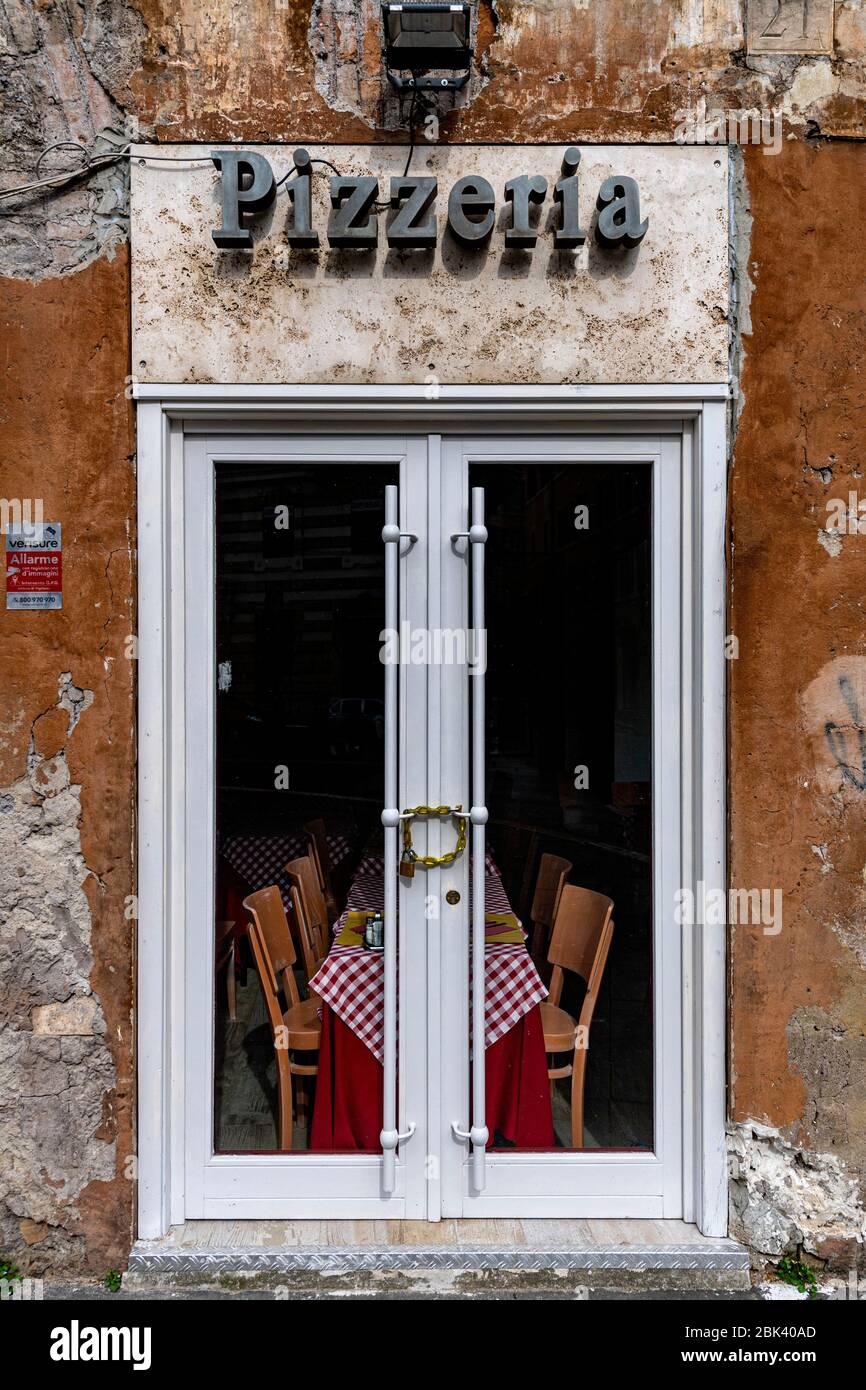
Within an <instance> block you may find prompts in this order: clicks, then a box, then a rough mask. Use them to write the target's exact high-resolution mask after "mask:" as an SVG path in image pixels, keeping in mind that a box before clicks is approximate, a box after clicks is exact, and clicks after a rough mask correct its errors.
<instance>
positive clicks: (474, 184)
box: [211, 145, 649, 251]
mask: <svg viewBox="0 0 866 1390" xmlns="http://www.w3.org/2000/svg"><path fill="white" fill-rule="evenodd" d="M292 158H293V164H294V169H293V172H292V173H290V174H289V175H287V176H285V177H284V178H283V179H281V180H279V182H278V181H277V179H276V177H275V175H274V171H273V168H272V166H271V164H270V161H269V160H268V159H267V158H266V157H265V156H264V155H263V154H260V153H259V152H258V151H257V150H243V149H236V148H230V149H224V150H213V151H212V152H211V159H212V160H213V162H214V164H215V165H216V167H217V169H218V170H219V171H220V175H221V202H222V222H221V225H220V226H219V227H215V228H214V229H213V230H212V232H211V235H212V237H213V240H214V242H215V243H216V245H217V246H218V247H219V249H220V250H222V251H237V250H241V251H243V250H251V249H252V246H253V239H252V232H251V229H250V222H251V220H254V219H255V218H257V217H260V216H262V215H263V214H264V213H266V212H267V211H268V210H269V209H270V208H271V207H272V206H273V204H274V201H275V200H276V196H277V190H278V188H279V187H280V186H281V185H284V186H285V189H286V192H287V194H288V197H289V201H290V203H291V214H290V217H289V221H288V225H287V227H286V229H285V235H286V239H287V241H288V243H289V245H290V246H294V247H298V248H307V249H313V248H315V247H317V246H319V245H320V231H319V228H317V227H316V225H315V219H314V210H313V194H312V176H313V172H314V165H316V164H325V163H327V161H325V160H316V159H313V158H311V156H310V154H309V152H308V151H307V150H305V149H300V148H299V149H296V150H295V151H294V153H293V156H292ZM329 167H333V166H329ZM579 169H580V150H578V149H577V148H576V147H575V146H573V145H572V146H569V148H568V149H567V150H566V151H565V154H564V157H563V160H562V168H561V170H560V173H559V176H558V177H556V178H554V179H552V180H551V184H552V188H551V187H550V186H549V183H548V179H547V178H546V177H545V175H544V174H537V173H536V174H532V173H525V174H519V175H517V177H515V178H512V179H509V180H508V182H507V183H506V184H505V189H504V198H505V203H506V204H507V205H508V206H509V207H510V210H511V215H510V224H509V225H508V226H507V227H506V230H505V233H504V240H505V246H506V247H507V248H509V249H515V250H531V249H532V248H533V247H534V246H535V244H536V242H537V241H538V238H539V236H541V235H542V234H543V233H542V232H541V230H540V228H539V213H540V211H541V208H542V205H543V204H544V203H545V201H546V200H547V199H548V195H550V198H551V199H552V202H553V204H554V206H555V208H556V212H557V216H556V219H555V225H554V227H553V229H552V238H553V245H554V247H555V248H556V249H557V250H561V251H568V250H571V249H573V248H575V247H579V246H582V245H584V243H585V242H586V241H587V240H589V238H590V232H589V231H588V230H587V228H586V227H585V226H584V225H582V222H581V208H580V191H581V190H580V177H579ZM329 193H330V205H331V206H330V213H329V215H328V218H327V224H326V226H325V227H324V228H322V229H321V230H322V233H323V235H324V237H325V239H326V241H327V244H328V246H330V247H334V248H338V249H344V250H353V249H354V250H360V251H372V250H375V249H376V248H377V247H378V245H379V214H380V213H381V212H383V211H389V210H390V211H392V212H393V216H392V217H391V218H390V220H389V222H388V224H387V227H386V231H385V239H386V241H387V244H388V246H389V247H392V248H394V249H395V250H432V249H433V248H434V247H435V246H436V244H437V240H438V234H439V224H438V219H437V203H438V200H439V196H440V190H439V180H438V179H437V178H435V177H434V176H432V175H410V174H408V173H407V174H405V175H404V176H402V177H392V178H391V179H390V181H389V183H388V187H387V189H384V190H383V188H382V186H381V185H380V182H379V179H378V178H377V177H376V176H375V175H373V174H360V175H353V176H344V175H342V174H337V173H333V174H332V175H331V176H330V180H329ZM595 207H596V210H597V217H596V221H595V226H594V228H593V231H592V235H593V237H594V240H595V241H596V243H597V244H598V245H599V246H601V247H603V248H604V249H606V250H609V251H616V250H632V249H633V248H634V247H636V246H639V245H640V243H641V242H642V241H643V239H644V237H645V236H646V233H647V230H648V228H649V219H648V218H642V217H641V205H640V189H639V186H638V183H637V181H636V180H635V179H633V178H630V177H628V176H627V175H625V174H613V175H611V176H610V177H608V178H606V179H605V180H604V181H603V183H602V185H601V187H600V188H599V189H598V191H597V195H596V199H595ZM447 209H448V212H447V223H446V225H447V229H448V231H449V232H450V234H451V235H452V236H453V237H454V238H455V239H456V240H457V241H458V242H459V243H460V244H461V245H462V246H464V247H467V248H469V249H473V248H476V249H479V250H480V249H482V248H483V247H484V246H485V245H486V244H487V243H488V242H489V240H490V238H491V236H492V234H493V230H494V227H495V225H496V193H495V190H494V188H493V185H492V184H491V183H490V182H489V181H488V180H487V179H485V178H483V177H481V176H480V175H477V174H466V175H464V176H463V177H462V178H459V179H457V180H456V182H455V183H453V184H452V185H451V187H450V189H449V190H448V195H447Z"/></svg>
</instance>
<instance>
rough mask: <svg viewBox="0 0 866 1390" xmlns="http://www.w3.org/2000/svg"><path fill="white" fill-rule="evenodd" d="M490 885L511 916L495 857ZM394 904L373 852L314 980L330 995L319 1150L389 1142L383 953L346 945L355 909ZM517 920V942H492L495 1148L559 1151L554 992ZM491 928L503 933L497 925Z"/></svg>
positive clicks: (490, 1095) (490, 1054)
mask: <svg viewBox="0 0 866 1390" xmlns="http://www.w3.org/2000/svg"><path fill="white" fill-rule="evenodd" d="M484 888H485V891H484V909H485V916H488V915H494V914H495V915H496V917H498V918H500V919H501V917H502V916H503V915H504V914H511V905H510V903H509V900H508V896H507V894H506V892H505V888H504V886H503V883H502V879H501V876H500V874H499V872H498V869H497V867H496V865H495V863H494V861H493V860H492V859H491V858H490V856H488V857H487V859H486V861H485V875H484ZM384 901H385V882H384V860H383V858H382V857H381V856H380V855H375V854H372V855H371V854H368V855H366V856H365V857H364V858H363V859H362V860H361V863H360V864H359V866H358V869H357V871H356V873H355V876H354V878H353V880H352V883H351V885H350V888H349V893H348V898H347V901H346V907H345V910H344V912H343V913H342V915H341V916H340V918H339V919H338V920H337V922H336V923H335V924H334V927H333V934H332V940H331V945H330V950H329V952H328V955H327V956H326V958H325V960H324V961H323V963H322V964H321V966H320V967H319V969H318V971H317V972H316V974H315V975H314V976H313V978H312V979H311V980H310V982H309V985H310V990H311V991H313V992H314V993H315V994H316V995H318V997H319V999H320V1000H321V1008H320V1017H321V1022H322V1035H321V1046H320V1050H319V1064H318V1075H317V1080H316V1096H315V1103H314V1107H313V1119H312V1127H311V1133H310V1149H311V1150H312V1151H314V1152H318V1153H322V1152H325V1153H334V1152H339V1153H347V1152H348V1153H377V1152H379V1151H380V1149H381V1145H380V1142H379V1133H380V1130H381V1128H382V1095H383V1065H382V1062H383V1043H384V961H383V952H382V951H381V950H378V951H377V950H371V949H369V948H367V947H365V946H364V945H363V944H340V943H341V940H342V941H343V942H345V941H346V939H347V937H349V938H350V939H351V937H350V932H349V931H348V930H347V929H348V927H349V925H350V914H352V913H362V912H363V911H374V910H379V911H382V910H383V908H384ZM512 916H513V914H512ZM352 920H353V921H357V920H358V919H357V918H354V919H352ZM513 921H514V923H515V924H516V927H517V928H518V930H517V931H516V932H514V931H512V932H511V933H506V934H507V935H511V936H513V937H516V938H517V939H516V940H510V941H509V942H507V943H502V942H501V941H490V940H489V939H487V940H486V941H485V951H484V964H485V971H484V979H485V1000H484V1004H485V1010H484V1013H485V1029H484V1046H485V1072H486V1112H487V1128H488V1131H489V1133H490V1143H489V1146H488V1147H489V1148H490V1149H507V1148H512V1147H514V1148H519V1149H536V1150H537V1149H552V1148H553V1147H554V1145H555V1139H554V1131H553V1117H552V1111H551V1100H550V1082H549V1080H548V1075H547V1058H546V1054H545V1051H544V1034H543V1031H542V1026H541V1014H540V1010H539V1004H540V1003H541V1001H542V1000H543V999H544V998H545V997H546V996H547V989H546V987H545V985H544V983H543V981H542V979H541V977H540V975H539V974H538V971H537V970H536V968H535V965H534V963H533V961H532V958H531V956H530V954H529V951H528V949H527V946H526V937H525V933H524V932H523V930H522V927H521V925H520V923H519V921H518V920H517V918H516V917H514V918H513ZM487 932H488V935H489V936H499V935H501V933H500V932H499V931H497V930H496V929H495V927H488V928H487ZM468 970H469V962H468V960H467V971H468ZM398 1026H399V1025H398ZM467 1027H468V1021H467Z"/></svg>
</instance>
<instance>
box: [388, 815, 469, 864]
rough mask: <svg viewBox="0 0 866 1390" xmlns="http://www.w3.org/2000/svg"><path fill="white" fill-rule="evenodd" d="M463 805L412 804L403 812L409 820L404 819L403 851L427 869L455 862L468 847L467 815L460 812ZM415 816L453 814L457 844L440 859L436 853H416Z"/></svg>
mask: <svg viewBox="0 0 866 1390" xmlns="http://www.w3.org/2000/svg"><path fill="white" fill-rule="evenodd" d="M462 810H463V807H462V806H410V807H409V808H408V809H407V810H405V811H404V812H403V815H404V816H408V817H409V820H404V821H403V853H404V855H405V854H407V853H408V854H409V856H410V858H411V860H412V863H413V864H420V865H422V867H423V868H425V869H438V868H439V867H440V865H442V864H453V863H454V860H455V859H456V858H457V856H458V854H462V853H463V851H464V850H465V848H466V817H465V816H461V815H460V814H459V812H460V811H462ZM414 816H453V817H454V819H455V820H456V821H457V845H456V848H455V849H452V850H449V851H448V853H447V854H443V855H441V856H440V857H439V858H438V859H437V857H436V856H435V855H434V854H416V853H415V851H414V849H413V848H412V818H413V817H414Z"/></svg>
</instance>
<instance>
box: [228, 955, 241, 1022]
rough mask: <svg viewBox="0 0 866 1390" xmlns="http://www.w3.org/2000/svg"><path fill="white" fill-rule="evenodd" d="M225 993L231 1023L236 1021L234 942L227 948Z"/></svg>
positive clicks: (236, 997)
mask: <svg viewBox="0 0 866 1390" xmlns="http://www.w3.org/2000/svg"><path fill="white" fill-rule="evenodd" d="M226 994H227V995H228V1004H229V1020H230V1022H232V1023H237V1021H238V996H237V988H236V985H235V943H234V942H232V944H231V947H230V949H229V959H228V967H227V969H226Z"/></svg>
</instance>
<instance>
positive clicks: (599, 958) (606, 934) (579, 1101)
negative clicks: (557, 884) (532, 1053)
mask: <svg viewBox="0 0 866 1390" xmlns="http://www.w3.org/2000/svg"><path fill="white" fill-rule="evenodd" d="M612 936H613V902H612V901H611V899H610V898H606V897H605V896H604V894H603V893H593V892H591V891H590V889H588V888H575V887H573V886H572V885H571V884H569V883H567V884H565V886H564V887H563V889H562V893H561V895H560V899H559V906H558V908H557V912H556V920H555V922H554V925H553V935H552V937H551V940H550V949H549V951H548V956H547V958H548V960H549V961H550V963H551V965H552V966H553V974H552V976H551V980H550V994H549V996H548V999H547V1000H546V1001H545V1002H544V1003H542V1004H541V1005H540V1008H541V1026H542V1028H543V1030H544V1050H545V1052H546V1053H547V1055H548V1069H547V1075H548V1076H549V1077H550V1084H551V1096H552V1095H553V1087H554V1082H556V1081H557V1080H559V1078H560V1077H565V1076H570V1077H571V1145H572V1148H574V1149H581V1148H583V1088H584V1081H585V1079H586V1059H587V1053H588V1051H589V1029H590V1025H591V1023H592V1015H593V1012H594V1010H595V1001H596V999H597V998H598V992H599V989H600V987H601V980H602V976H603V974H604V967H605V964H606V962H607V953H608V951H609V950H610V942H611V937H612ZM566 970H569V971H572V972H573V973H574V974H575V975H579V976H580V977H581V979H582V980H584V981H585V983H586V994H585V995H584V999H583V1004H582V1006H581V1010H580V1018H579V1019H576V1020H575V1019H574V1018H572V1016H571V1014H569V1013H566V1011H565V1009H561V1008H560V1007H559V1001H560V998H561V997H562V984H563V972H564V971H566ZM578 1029H580V1030H581V1032H580V1034H578V1031H577V1030H578ZM562 1053H568V1054H569V1055H570V1059H571V1060H570V1061H569V1062H567V1063H565V1064H564V1065H560V1066H556V1065H553V1064H552V1058H553V1057H554V1056H555V1055H557V1054H562Z"/></svg>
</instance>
